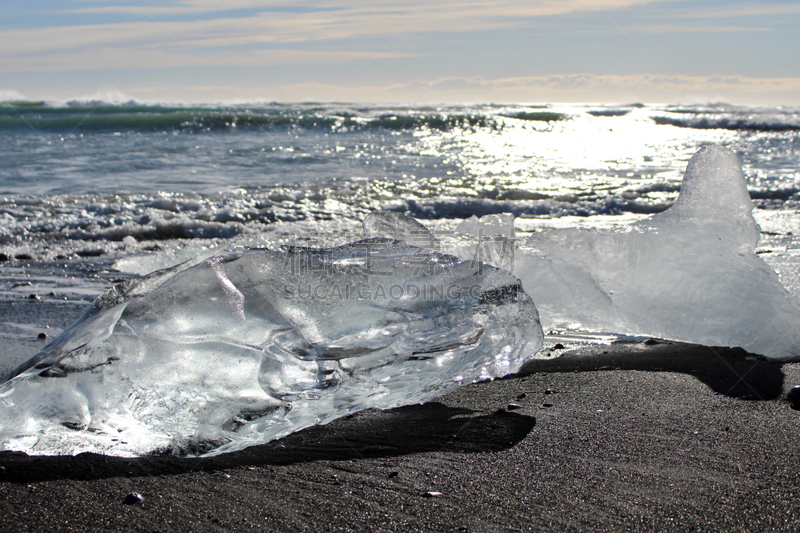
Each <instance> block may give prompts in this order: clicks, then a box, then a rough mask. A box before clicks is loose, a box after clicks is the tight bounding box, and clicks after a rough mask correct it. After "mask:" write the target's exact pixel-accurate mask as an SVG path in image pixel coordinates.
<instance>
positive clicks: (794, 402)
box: [786, 386, 800, 411]
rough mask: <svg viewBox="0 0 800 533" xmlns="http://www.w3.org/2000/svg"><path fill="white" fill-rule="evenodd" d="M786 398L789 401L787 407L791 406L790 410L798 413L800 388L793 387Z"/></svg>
mask: <svg viewBox="0 0 800 533" xmlns="http://www.w3.org/2000/svg"><path fill="white" fill-rule="evenodd" d="M786 398H787V399H788V400H789V405H791V406H792V409H794V410H796V411H800V386H797V387H794V388H793V389H792V390H790V391H789V394H787V395H786Z"/></svg>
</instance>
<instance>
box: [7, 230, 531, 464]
mask: <svg viewBox="0 0 800 533" xmlns="http://www.w3.org/2000/svg"><path fill="white" fill-rule="evenodd" d="M368 218H369V217H368ZM365 222H366V223H365V228H366V227H368V226H369V220H367V221H365ZM414 222H415V221H414ZM398 227H412V228H413V229H415V230H419V227H417V226H415V225H414V224H412V223H411V222H410V221H409V220H401V221H399V225H398ZM420 227H421V226H420ZM384 229H386V228H384ZM389 229H390V230H391V228H389ZM542 339H543V336H542V330H541V326H540V324H539V321H538V315H537V312H536V308H535V307H534V305H533V303H532V301H531V300H530V298H529V297H528V296H527V295H526V294H525V293H524V292H522V291H521V290H520V288H519V280H518V279H517V278H515V277H514V276H512V275H511V274H509V273H508V272H505V271H503V270H500V269H497V268H494V267H491V266H488V265H485V264H482V263H479V262H463V261H461V260H459V259H458V258H457V257H454V256H451V255H445V254H442V253H438V252H435V251H432V250H426V249H422V248H419V247H414V246H410V245H409V244H407V243H405V242H401V241H396V240H390V239H380V238H374V239H368V240H365V241H361V242H357V243H352V244H350V245H347V246H343V247H339V248H332V249H300V248H286V249H283V250H281V251H272V250H240V251H231V252H227V253H222V254H218V255H212V254H206V255H205V256H200V257H198V258H195V259H193V260H191V261H189V262H187V263H184V264H181V265H178V266H176V267H173V268H171V269H166V270H163V271H158V272H155V273H153V274H151V275H149V276H147V277H145V278H143V279H141V280H136V281H130V282H126V283H123V284H121V285H118V286H116V287H114V288H112V289H111V290H109V291H108V292H106V293H105V294H103V295H102V296H101V297H99V298H98V299H97V301H96V302H95V304H94V306H93V308H92V309H91V310H90V311H89V312H88V313H87V314H86V315H85V316H84V317H83V318H82V319H81V320H79V321H78V322H77V323H76V324H74V325H73V326H72V327H71V328H69V329H68V330H66V331H65V332H64V333H63V334H62V335H61V336H59V337H58V338H57V339H56V340H55V341H54V342H53V343H51V344H50V345H48V346H47V347H46V348H45V349H44V350H42V352H41V353H40V354H38V355H37V356H35V357H34V358H32V359H31V360H30V361H29V362H27V363H25V364H23V365H21V366H20V367H19V368H18V369H17V370H16V371H14V372H13V373H12V374H10V375H9V376H8V378H6V379H7V381H6V382H5V383H4V384H3V385H2V386H0V449H4V450H20V451H25V452H27V453H31V454H75V453H80V452H85V451H92V452H98V453H103V454H108V455H120V456H135V455H142V454H147V453H152V452H163V451H171V452H178V453H189V454H197V453H205V452H208V451H211V453H222V452H228V451H234V450H238V449H241V448H244V447H247V446H251V445H253V444H258V443H262V442H267V441H269V440H273V439H275V438H279V437H281V436H284V435H287V434H289V433H291V432H294V431H297V430H299V429H302V428H304V427H308V426H311V425H315V424H324V423H327V422H330V421H331V420H333V419H335V418H338V417H341V416H343V415H346V414H349V413H352V412H355V411H358V410H361V409H367V408H382V409H384V408H391V407H396V406H400V405H406V404H413V403H419V402H424V401H427V400H430V399H432V398H435V397H437V396H439V395H441V394H444V393H446V392H448V391H450V390H452V389H454V388H455V387H457V386H459V385H460V384H462V383H469V382H472V381H475V380H479V379H485V378H492V377H497V376H502V375H505V374H508V373H513V372H515V371H517V370H518V369H519V368H520V367H521V366H522V364H523V363H524V362H525V360H527V359H529V358H530V357H532V356H533V355H534V354H535V353H536V352H537V351H538V350H539V349H540V348H541V346H542Z"/></svg>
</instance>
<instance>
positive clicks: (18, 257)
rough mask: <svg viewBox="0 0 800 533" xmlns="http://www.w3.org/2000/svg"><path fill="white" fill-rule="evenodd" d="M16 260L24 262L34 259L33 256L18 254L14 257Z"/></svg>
mask: <svg viewBox="0 0 800 533" xmlns="http://www.w3.org/2000/svg"><path fill="white" fill-rule="evenodd" d="M14 259H21V260H22V261H27V260H28V259H33V256H31V255H28V254H17V255H15V256H14Z"/></svg>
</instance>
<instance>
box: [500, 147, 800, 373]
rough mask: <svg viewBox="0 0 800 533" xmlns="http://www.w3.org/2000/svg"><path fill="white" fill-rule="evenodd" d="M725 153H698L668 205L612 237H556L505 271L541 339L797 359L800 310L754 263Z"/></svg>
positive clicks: (541, 235)
mask: <svg viewBox="0 0 800 533" xmlns="http://www.w3.org/2000/svg"><path fill="white" fill-rule="evenodd" d="M752 209H753V205H752V202H751V200H750V196H749V195H748V192H747V188H746V186H745V179H744V175H743V173H742V169H741V165H740V163H739V161H738V159H737V157H736V155H735V154H733V153H732V152H730V151H728V150H727V149H725V148H722V147H720V146H713V145H712V146H706V147H704V148H702V149H701V150H700V151H699V152H698V153H697V154H696V155H695V156H694V157H692V159H691V160H690V161H689V164H688V167H687V170H686V174H685V177H684V179H683V182H682V185H681V191H680V196H679V197H678V199H677V201H676V202H675V204H674V205H673V206H672V207H670V208H669V209H667V210H666V211H664V212H662V213H658V214H656V215H653V216H651V217H649V218H646V219H643V220H641V221H638V222H636V223H634V224H631V225H629V226H627V227H623V228H613V229H579V228H570V229H555V230H545V231H540V232H537V233H534V235H533V236H531V237H530V238H529V239H528V240H527V242H525V243H524V244H523V245H521V246H520V247H518V249H517V250H516V255H515V257H514V273H515V274H516V275H517V276H519V277H520V279H521V280H522V282H523V288H524V289H525V291H526V292H527V293H528V294H529V295H530V296H531V297H532V298H533V300H534V302H536V306H537V308H538V309H539V313H540V315H541V317H542V325H543V326H544V327H545V329H546V330H549V329H551V328H571V329H586V330H593V331H603V332H611V333H623V334H631V335H648V336H657V337H662V338H666V339H672V340H678V341H686V342H693V343H699V344H704V345H707V346H729V347H741V348H744V349H745V350H747V351H749V352H752V353H757V354H762V355H764V356H767V357H769V358H772V359H792V358H796V357H797V356H798V355H800V306H799V305H798V302H797V301H796V299H795V298H794V297H793V296H792V295H790V294H789V292H788V291H787V290H786V289H785V288H784V287H783V286H782V285H781V283H780V281H779V279H778V276H777V274H776V273H775V272H774V271H773V270H772V269H771V268H770V267H769V266H768V265H767V264H766V263H765V262H764V261H763V260H762V259H761V258H759V257H758V256H757V255H756V253H755V248H756V245H757V243H758V238H759V233H760V230H759V227H758V225H757V223H756V222H755V220H754V219H753V216H752V214H751V212H752Z"/></svg>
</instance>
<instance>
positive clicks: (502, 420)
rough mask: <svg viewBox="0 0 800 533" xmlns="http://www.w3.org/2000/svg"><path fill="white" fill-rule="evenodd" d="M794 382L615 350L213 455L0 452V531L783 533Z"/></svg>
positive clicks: (792, 376) (706, 355)
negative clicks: (137, 498)
mask: <svg viewBox="0 0 800 533" xmlns="http://www.w3.org/2000/svg"><path fill="white" fill-rule="evenodd" d="M603 352H607V353H603ZM794 384H800V365H799V364H785V365H779V364H775V363H768V362H764V361H760V360H758V359H754V358H752V357H747V356H746V354H743V353H741V352H739V351H736V350H722V349H710V348H705V347H697V346H691V345H682V344H675V343H658V344H650V345H648V344H644V343H624V344H616V345H612V346H596V347H587V348H583V349H579V350H575V351H568V353H567V354H566V356H565V357H563V358H561V359H560V360H557V361H550V362H546V363H537V364H535V365H529V366H528V367H527V368H526V369H525V371H524V372H523V373H522V374H520V375H517V376H514V377H511V378H508V379H503V380H497V381H494V382H491V383H479V384H475V385H471V386H467V387H463V388H462V389H460V390H458V391H456V392H455V393H452V394H450V395H448V396H445V397H443V398H441V400H440V401H439V402H436V403H429V404H425V405H422V406H410V407H405V408H400V409H395V410H392V411H384V412H379V411H368V412H363V413H360V414H357V415H355V416H352V417H350V418H348V419H344V420H340V421H337V422H334V423H332V424H330V425H328V426H324V427H316V428H311V429H309V430H306V431H302V432H300V433H298V434H295V435H292V436H290V437H288V438H285V439H282V440H280V441H277V442H272V443H269V444H266V445H264V446H259V447H253V448H250V449H248V450H245V451H242V452H238V453H233V454H228V455H223V456H220V457H215V458H210V459H189V458H183V459H181V458H167V457H150V458H142V459H119V458H110V457H103V456H98V455H93V454H82V455H79V456H77V457H27V456H24V455H20V454H12V453H5V454H0V465H2V468H1V469H0V516H1V517H2V520H1V521H0V530H2V531H19V532H21V531H148V532H152V531H250V530H252V531H261V530H268V531H797V530H798V529H800V488H799V487H800V448H798V446H797V442H798V436H800V434H799V432H798V429H799V428H800V411H796V410H794V409H792V407H791V405H790V403H789V402H788V401H787V400H786V397H785V394H786V392H787V391H788V390H789V389H790V388H791V387H792V386H793V385H794ZM132 492H136V493H139V494H141V496H142V497H143V501H142V502H141V503H136V504H132V505H127V504H124V503H123V500H124V498H125V497H126V495H128V494H129V493H132Z"/></svg>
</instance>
